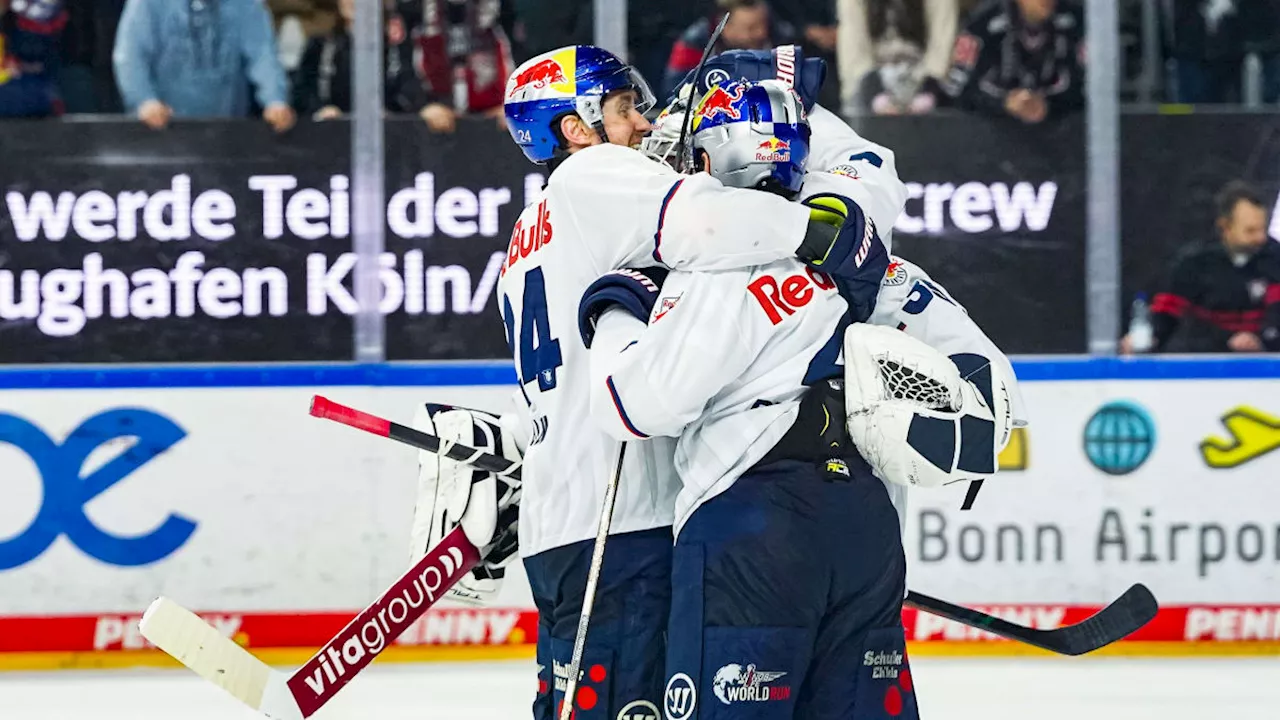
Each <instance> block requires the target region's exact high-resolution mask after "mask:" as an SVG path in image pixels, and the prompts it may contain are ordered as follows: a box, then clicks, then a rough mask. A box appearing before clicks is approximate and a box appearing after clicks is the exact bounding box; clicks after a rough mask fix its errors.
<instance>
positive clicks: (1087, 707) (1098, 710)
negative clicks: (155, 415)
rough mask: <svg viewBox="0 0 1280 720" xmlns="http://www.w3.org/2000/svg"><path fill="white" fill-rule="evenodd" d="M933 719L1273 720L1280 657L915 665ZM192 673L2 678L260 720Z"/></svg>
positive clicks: (217, 718) (377, 680)
mask: <svg viewBox="0 0 1280 720" xmlns="http://www.w3.org/2000/svg"><path fill="white" fill-rule="evenodd" d="M912 665H913V669H914V671H915V677H916V688H917V691H918V692H919V700H920V708H921V715H922V717H923V718H925V720H1030V719H1033V718H1034V719H1035V720H1110V719H1112V718H1114V719H1115V720H1148V719H1149V720H1157V719H1158V720H1183V719H1185V720H1191V719H1192V718H1195V719H1196V720H1200V719H1202V718H1230V719H1231V720H1255V719H1256V720H1274V719H1275V718H1277V717H1280V710H1277V708H1280V683H1277V682H1276V679H1277V678H1280V658H1241V659H1235V658H1232V659H1196V660H1186V659H1168V660H1129V659H1112V658H1101V659H1088V660H1084V659H1046V658H1034V659H1032V658H1027V659H950V658H949V659H940V658H917V659H914V660H913V661H912ZM533 690H534V679H533V663H532V662H531V661H518V662H504V663H466V664H432V665H379V666H375V667H373V668H370V669H369V670H367V671H366V672H365V673H363V674H361V675H360V677H359V678H357V679H356V680H355V681H353V682H352V683H351V685H350V686H348V687H347V688H346V689H345V690H344V691H343V692H342V694H340V695H338V697H337V698H336V699H335V700H334V701H333V702H332V703H330V706H329V707H327V708H325V710H324V711H322V712H321V713H319V714H317V715H316V718H318V719H320V720H366V719H368V720H410V719H412V720H455V719H457V720H527V719H528V718H529V701H530V699H531V698H532V693H533ZM254 717H258V716H257V715H255V714H254V713H253V712H252V711H250V710H247V709H245V708H243V707H241V706H240V705H239V704H238V703H237V702H236V701H235V700H232V699H231V698H230V696H228V695H226V694H224V693H223V692H222V691H221V690H219V689H218V688H216V687H214V686H212V685H210V684H208V683H206V682H204V681H203V680H201V679H199V678H198V677H196V676H194V675H192V674H190V673H189V672H187V671H185V670H173V671H168V670H165V671H155V670H148V671H138V672H131V671H86V672H62V673H50V674H28V673H2V674H0V720H249V719H250V718H254Z"/></svg>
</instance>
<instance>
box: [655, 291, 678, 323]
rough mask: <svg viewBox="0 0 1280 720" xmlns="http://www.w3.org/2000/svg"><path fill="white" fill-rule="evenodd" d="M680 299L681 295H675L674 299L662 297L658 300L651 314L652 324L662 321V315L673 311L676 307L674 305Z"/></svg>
mask: <svg viewBox="0 0 1280 720" xmlns="http://www.w3.org/2000/svg"><path fill="white" fill-rule="evenodd" d="M681 297H683V295H676V296H675V297H664V298H662V299H661V300H659V301H658V306H657V308H656V309H655V310H654V313H653V322H658V321H659V320H661V319H662V316H663V315H666V314H667V313H669V312H671V311H672V310H674V309H675V307H676V303H678V302H680V298H681Z"/></svg>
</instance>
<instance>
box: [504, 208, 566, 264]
mask: <svg viewBox="0 0 1280 720" xmlns="http://www.w3.org/2000/svg"><path fill="white" fill-rule="evenodd" d="M529 219H530V220H531V221H532V222H530V223H529V225H528V227H525V224H524V220H525V219H524V217H521V218H520V219H519V220H516V226H515V228H514V229H513V230H512V231H511V243H510V244H509V245H508V246H507V261H506V262H505V263H503V265H502V271H501V273H500V274H501V275H506V274H507V270H508V269H509V268H511V266H513V265H515V264H516V263H517V262H519V261H520V260H522V259H524V258H527V257H529V256H530V255H532V254H533V253H535V252H537V251H539V250H541V249H542V248H543V246H545V245H550V244H551V235H552V232H553V231H552V228H551V211H550V210H549V209H547V201H546V200H545V199H544V200H543V201H542V202H540V203H538V208H537V210H535V211H534V216H533V217H532V218H529Z"/></svg>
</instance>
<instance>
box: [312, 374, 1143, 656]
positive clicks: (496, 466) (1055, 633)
mask: <svg viewBox="0 0 1280 720" xmlns="http://www.w3.org/2000/svg"><path fill="white" fill-rule="evenodd" d="M317 406H320V407H324V408H333V409H336V410H338V411H340V412H333V413H332V414H319V413H317V412H316V410H315V409H314V408H315V407H317ZM312 407H313V410H312V414H313V415H317V416H318V417H328V418H330V419H333V420H337V421H338V422H341V423H344V424H347V425H351V426H352V427H358V428H360V429H362V430H369V432H373V433H374V434H376V435H383V436H385V437H390V438H392V439H394V440H398V441H400V442H402V443H406V444H408V445H412V446H413V447H416V448H418V449H419V450H426V451H427V452H439V448H440V447H441V444H442V443H444V444H445V445H447V446H448V452H449V455H448V456H449V457H451V458H453V459H455V460H459V461H460V462H467V463H470V464H472V465H475V466H476V467H478V468H480V469H481V470H489V471H490V472H499V473H502V474H504V475H507V476H509V477H512V478H516V479H519V477H520V467H519V463H514V462H512V461H510V460H507V459H506V458H502V457H498V456H496V455H491V454H489V453H484V452H480V451H479V450H476V449H474V448H469V447H465V446H462V445H457V444H454V443H447V442H445V441H442V440H441V439H440V438H437V437H435V436H434V435H428V434H427V433H424V432H419V431H417V430H414V429H413V428H407V427H405V426H403V425H397V424H396V423H392V422H390V421H387V420H383V419H381V418H378V417H374V416H372V415H369V414H368V413H363V412H360V411H359V410H354V409H352V408H348V407H346V406H344V405H339V404H337V403H334V402H332V401H330V400H326V399H325V398H321V397H317V398H316V400H315V404H313V406H312ZM352 418H358V419H357V420H353V419H352ZM371 427H376V428H379V429H378V430H371V429H370V428H371ZM615 489H616V488H615ZM904 604H906V605H909V606H911V607H914V608H916V609H918V610H923V611H924V612H927V613H929V614H931V615H937V616H939V617H944V618H947V619H948V620H953V621H955V622H958V623H960V624H961V625H966V626H968V627H972V628H977V629H979V630H986V631H988V632H990V633H993V634H995V635H999V636H1000V637H1003V638H1007V639H1009V640H1015V641H1017V642H1021V643H1024V644H1027V645H1031V646H1034V647H1038V648H1041V649H1044V650H1048V651H1050V652H1054V653H1058V654H1060V655H1083V654H1085V653H1089V652H1093V651H1094V650H1097V649H1099V648H1101V647H1104V646H1106V645H1110V644H1111V643H1113V642H1115V641H1117V640H1121V639H1123V638H1125V637H1127V636H1128V635H1130V634H1132V633H1133V632H1134V631H1136V630H1138V629H1139V628H1141V627H1142V626H1143V625H1146V624H1147V623H1148V622H1150V621H1151V619H1152V618H1154V617H1155V615H1156V610H1157V609H1158V606H1157V604H1156V599H1155V597H1154V596H1152V594H1151V591H1150V590H1148V589H1147V588H1146V587H1145V586H1143V585H1134V586H1133V587H1131V588H1129V589H1128V590H1127V591H1125V593H1124V594H1123V595H1121V596H1120V597H1119V598H1117V599H1116V600H1115V601H1114V602H1112V603H1111V604H1110V605H1108V606H1106V607H1105V608H1103V609H1102V610H1100V611H1098V613H1097V614H1095V615H1093V617H1090V618H1088V619H1087V620H1084V621H1082V622H1080V623H1077V624H1075V625H1068V626H1067V627H1062V628H1057V629H1054V630H1037V629H1035V628H1029V627H1024V626H1022V625H1018V624H1016V623H1011V622H1009V621H1008V620H1002V619H1000V618H998V617H995V616H994V615H988V614H986V613H984V612H981V611H978V610H973V609H971V608H966V607H962V606H959V605H955V604H952V603H949V602H947V601H945V600H939V599H938V598H934V597H930V596H928V595H923V594H921V593H918V592H914V591H911V592H908V593H907V598H906V600H905V601H904Z"/></svg>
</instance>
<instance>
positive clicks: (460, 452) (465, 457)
mask: <svg viewBox="0 0 1280 720" xmlns="http://www.w3.org/2000/svg"><path fill="white" fill-rule="evenodd" d="M311 414H312V415H313V416H315V417H318V418H323V419H325V420H333V421H334V422H339V423H342V424H343V425H347V426H350V427H353V428H356V429H358V430H364V431H365V432H369V433H373V434H374V435H380V436H382V437H385V438H391V439H392V440H395V441H397V442H402V443H404V444H406V445H410V446H412V447H415V448H417V449H419V450H425V451H427V452H429V453H437V454H440V455H444V456H445V457H447V458H450V459H452V460H457V461H458V462H462V463H466V464H468V465H472V466H474V467H477V468H479V469H481V470H486V471H488V472H491V473H496V474H498V475H501V476H503V477H510V478H514V479H517V480H518V479H520V465H521V463H518V462H512V461H511V460H508V459H506V458H504V457H500V456H498V455H493V454H492V453H487V452H484V451H482V450H477V449H475V448H472V447H467V446H466V445H459V444H457V443H453V442H449V441H447V440H441V439H440V438H438V437H436V436H435V435H431V434H429V433H424V432H422V431H421V430H415V429H413V428H411V427H409V426H407V425H401V424H400V423H395V422H391V421H390V420H385V419H383V418H380V417H378V416H376V415H371V414H369V413H367V412H364V411H362V410H356V409H355V408H353V407H348V406H346V405H343V404H342V403H336V402H334V401H332V400H330V399H329V398H326V397H323V396H321V395H316V396H315V397H313V398H312V399H311Z"/></svg>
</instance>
